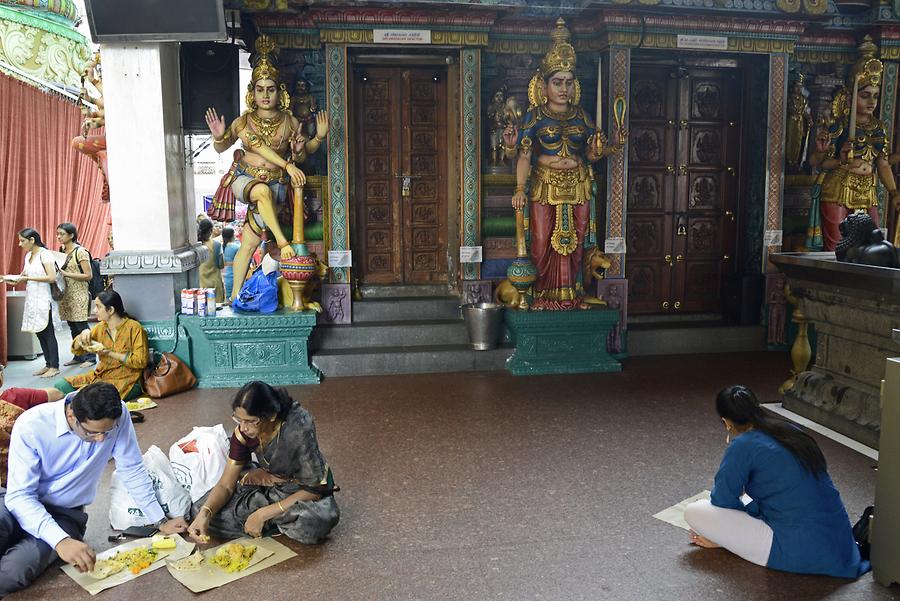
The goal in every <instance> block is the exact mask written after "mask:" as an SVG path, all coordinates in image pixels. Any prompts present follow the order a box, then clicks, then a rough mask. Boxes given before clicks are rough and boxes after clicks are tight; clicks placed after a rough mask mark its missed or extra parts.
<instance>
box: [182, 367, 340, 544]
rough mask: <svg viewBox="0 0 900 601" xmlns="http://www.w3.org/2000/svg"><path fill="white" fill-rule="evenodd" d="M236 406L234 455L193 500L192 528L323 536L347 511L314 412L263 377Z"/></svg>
mask: <svg viewBox="0 0 900 601" xmlns="http://www.w3.org/2000/svg"><path fill="white" fill-rule="evenodd" d="M232 408H233V410H234V414H233V416H232V418H233V419H234V421H235V423H237V427H236V428H235V429H234V433H233V434H232V435H231V445H230V449H229V454H228V463H227V465H226V466H225V471H224V472H223V473H222V477H221V478H220V479H219V482H218V483H217V484H216V485H215V486H214V487H213V489H212V490H210V491H209V493H207V494H206V495H205V496H204V497H202V498H200V499H199V500H198V501H197V502H196V503H194V507H193V511H192V515H193V516H194V520H193V522H191V525H190V527H189V528H188V534H189V535H190V536H191V538H192V539H194V540H195V541H196V542H206V541H207V540H208V536H207V533H208V532H209V533H211V534H215V535H217V536H222V537H229V538H234V537H239V536H243V535H244V534H245V533H246V534H249V535H250V536H263V535H266V536H268V535H271V534H275V533H276V532H281V533H282V534H284V535H286V536H288V537H290V538H292V539H294V540H296V541H299V542H301V543H307V544H314V543H320V542H322V541H323V540H324V539H325V537H326V536H327V535H328V533H329V532H330V531H331V529H332V528H334V526H335V524H337V523H338V520H339V519H340V511H339V510H338V506H337V503H336V502H335V500H334V496H333V495H332V492H333V491H334V490H335V488H334V478H333V476H332V474H331V469H330V468H329V467H328V464H327V463H326V462H325V458H324V457H322V453H321V452H320V451H319V444H318V442H317V440H316V426H315V424H314V423H313V419H312V417H311V416H310V415H309V413H308V412H307V411H306V410H305V409H304V408H303V407H301V406H300V404H299V403H297V402H296V401H294V400H293V399H292V398H291V397H290V396H289V395H288V394H287V392H286V391H284V390H281V389H279V390H276V389H274V388H272V387H271V386H269V385H268V384H266V383H265V382H259V381H255V382H248V383H247V384H245V385H244V386H243V387H241V389H240V390H239V391H238V393H237V395H236V396H235V399H234V401H233V402H232ZM252 453H255V454H256V459H257V461H258V467H257V465H255V464H254V463H253V462H252V456H251V454H252Z"/></svg>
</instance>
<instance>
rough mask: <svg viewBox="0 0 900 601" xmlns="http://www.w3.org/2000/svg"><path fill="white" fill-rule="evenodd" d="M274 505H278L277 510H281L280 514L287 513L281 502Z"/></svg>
mask: <svg viewBox="0 0 900 601" xmlns="http://www.w3.org/2000/svg"><path fill="white" fill-rule="evenodd" d="M276 505H278V509H280V510H281V513H285V512H286V511H287V509H285V508H284V505H282V504H281V501H278V502H276Z"/></svg>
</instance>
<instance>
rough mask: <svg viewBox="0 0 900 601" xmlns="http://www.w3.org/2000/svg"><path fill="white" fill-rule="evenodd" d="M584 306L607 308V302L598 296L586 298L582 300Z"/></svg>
mask: <svg viewBox="0 0 900 601" xmlns="http://www.w3.org/2000/svg"><path fill="white" fill-rule="evenodd" d="M581 302H582V304H584V303H587V304H588V305H601V306H604V307H605V306H606V301H605V300H603V299H602V298H599V297H597V296H585V297H584V298H583V299H581Z"/></svg>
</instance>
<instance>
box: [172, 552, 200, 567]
mask: <svg viewBox="0 0 900 601" xmlns="http://www.w3.org/2000/svg"><path fill="white" fill-rule="evenodd" d="M201 563H203V553H202V552H201V551H200V549H197V550H196V551H194V552H193V553H191V554H190V555H188V556H187V557H185V558H184V559H179V560H178V561H172V562H169V565H170V566H172V568H173V569H175V570H178V571H180V572H184V571H188V570H199V569H200V564H201Z"/></svg>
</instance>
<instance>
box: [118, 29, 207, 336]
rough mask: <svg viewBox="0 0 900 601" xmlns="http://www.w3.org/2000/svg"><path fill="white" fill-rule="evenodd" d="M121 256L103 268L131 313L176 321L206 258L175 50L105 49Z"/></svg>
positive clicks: (167, 47)
mask: <svg viewBox="0 0 900 601" xmlns="http://www.w3.org/2000/svg"><path fill="white" fill-rule="evenodd" d="M102 54H103V67H104V74H103V85H104V90H103V93H104V94H103V95H104V101H105V109H106V139H107V144H108V148H109V187H110V203H111V213H112V222H113V232H114V235H115V239H116V250H115V251H114V252H112V253H111V254H110V256H109V257H107V258H106V259H104V261H103V270H104V273H106V274H110V275H115V277H116V290H117V291H118V292H119V293H120V294H121V295H122V297H123V299H124V301H125V306H126V308H127V309H128V312H129V313H131V314H132V315H134V316H135V317H136V318H137V319H140V320H141V321H155V320H171V319H173V318H174V316H175V313H177V312H178V309H179V308H180V306H181V305H180V302H181V301H180V291H181V289H182V288H188V287H191V286H192V285H194V286H195V285H196V284H197V275H196V271H195V268H196V267H197V266H198V265H199V263H200V261H202V260H203V259H205V258H206V249H205V248H204V247H203V246H201V245H199V244H196V242H195V238H196V233H195V232H196V224H195V215H194V208H193V173H192V171H191V170H190V169H188V168H187V164H186V163H187V161H186V157H185V152H184V143H183V135H184V132H183V131H182V125H181V89H180V81H181V78H180V74H179V58H178V45H177V44H153V43H144V44H134V43H131V44H110V45H103V46H102Z"/></svg>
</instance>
